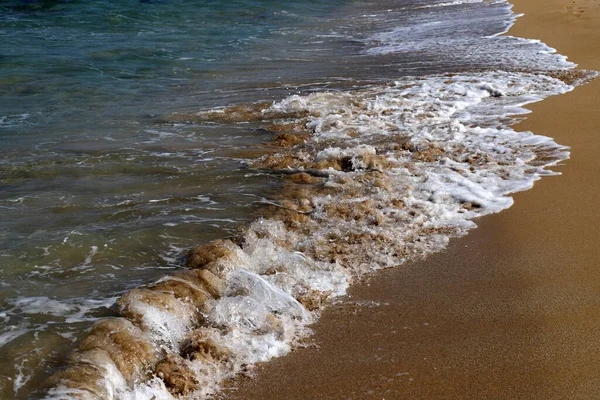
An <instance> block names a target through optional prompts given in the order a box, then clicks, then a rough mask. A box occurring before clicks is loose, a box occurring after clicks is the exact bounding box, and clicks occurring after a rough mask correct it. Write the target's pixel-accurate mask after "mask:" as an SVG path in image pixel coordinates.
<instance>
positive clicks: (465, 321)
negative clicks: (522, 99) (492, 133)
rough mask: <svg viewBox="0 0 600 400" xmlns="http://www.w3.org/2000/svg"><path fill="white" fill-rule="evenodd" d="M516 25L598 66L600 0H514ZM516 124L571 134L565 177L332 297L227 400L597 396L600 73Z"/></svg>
mask: <svg viewBox="0 0 600 400" xmlns="http://www.w3.org/2000/svg"><path fill="white" fill-rule="evenodd" d="M513 2H514V3H516V5H515V8H514V10H515V12H517V13H525V16H524V17H522V18H520V19H519V20H518V22H517V23H516V25H515V26H514V27H513V29H512V30H511V31H510V32H509V34H511V35H515V36H521V37H528V38H536V39H540V40H542V41H544V42H545V43H547V44H548V45H550V46H552V47H555V48H556V49H557V50H558V52H559V53H561V54H565V55H567V56H568V57H569V60H571V61H573V62H575V63H577V64H579V67H580V68H584V69H594V70H600V30H599V29H598V27H600V2H599V1H597V0H576V1H573V0H568V1H567V0H529V1H525V0H515V1H513ZM529 108H530V109H531V110H532V114H530V115H529V116H528V118H527V120H526V121H524V122H523V123H521V124H520V126H519V129H522V130H530V131H533V132H535V133H537V134H541V135H545V136H550V137H553V138H555V140H556V141H557V142H558V143H561V144H565V145H568V146H571V159H570V160H568V161H567V162H566V163H565V165H562V166H560V167H557V168H556V170H558V171H560V172H561V173H562V175H561V176H558V177H549V178H544V179H543V180H541V181H539V182H537V183H536V185H535V188H534V189H532V190H530V191H527V192H523V193H519V194H517V195H515V205H514V206H513V207H512V208H510V209H509V210H507V211H504V212H502V213H500V214H496V215H493V216H488V217H485V218H483V219H480V220H477V223H478V225H479V228H478V229H477V230H475V231H473V232H472V233H471V234H470V235H469V236H467V237H465V238H462V239H460V240H455V241H453V242H452V243H451V245H450V247H449V248H448V250H447V251H445V252H443V253H441V254H436V255H434V256H431V257H429V258H428V259H427V260H425V261H424V262H419V263H413V264H410V265H406V266H403V267H401V268H398V269H394V270H387V271H383V272H382V273H379V274H378V275H377V276H374V277H373V278H372V279H371V280H370V281H369V282H367V283H365V284H362V285H357V286H356V287H353V288H352V289H351V290H350V298H349V299H348V301H347V302H345V303H344V304H341V305H339V306H334V307H330V308H328V309H327V310H326V311H325V312H324V313H323V315H322V318H321V320H320V322H319V323H318V324H316V325H315V326H314V330H315V335H314V336H313V337H312V338H311V341H310V343H311V345H310V346H309V347H308V348H306V349H301V350H298V351H295V352H294V353H292V354H290V355H288V356H286V357H283V358H280V359H276V360H273V361H271V362H269V363H266V364H263V365H261V366H259V367H258V368H256V371H255V372H256V377H255V378H253V379H240V380H238V381H237V382H234V383H233V386H236V387H237V388H238V389H237V390H230V391H227V392H226V393H225V394H224V395H223V397H224V398H227V399H288V400H291V399H401V398H406V399H416V398H428V399H443V398H448V399H467V398H468V399H517V398H518V399H597V398H600V264H599V261H598V260H600V247H599V246H598V239H599V238H600V213H598V211H597V207H598V206H597V204H598V201H597V199H598V198H599V197H600V185H598V177H599V176H600V159H599V157H598V154H600V140H599V138H598V134H599V133H600V114H598V111H597V110H598V109H600V79H597V80H595V81H594V82H592V83H590V84H587V85H585V86H582V87H579V88H577V89H576V90H575V91H573V92H570V93H568V94H566V95H561V96H558V97H553V98H550V99H546V100H544V101H543V102H541V103H537V104H534V105H532V106H531V107H529Z"/></svg>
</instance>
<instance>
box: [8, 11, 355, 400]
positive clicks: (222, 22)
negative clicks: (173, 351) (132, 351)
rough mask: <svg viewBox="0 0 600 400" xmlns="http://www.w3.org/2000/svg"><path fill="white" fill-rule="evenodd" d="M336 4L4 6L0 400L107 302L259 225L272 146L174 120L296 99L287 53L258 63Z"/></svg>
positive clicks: (271, 182) (243, 132)
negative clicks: (265, 158) (252, 166)
mask: <svg viewBox="0 0 600 400" xmlns="http://www.w3.org/2000/svg"><path fill="white" fill-rule="evenodd" d="M343 3H344V2H342V1H325V2H323V1H303V2H298V1H284V2H281V1H277V2H276V1H233V2H218V1H203V2H197V1H137V0H129V1H9V2H6V1H5V2H2V3H1V5H0V147H1V148H2V158H1V159H0V210H1V213H0V288H1V290H0V321H2V325H3V328H2V330H1V331H0V346H2V347H0V360H1V361H0V397H1V398H10V397H12V396H17V397H22V398H27V397H28V396H29V395H28V393H30V392H31V391H32V390H34V389H33V388H36V387H38V386H39V385H40V384H41V382H42V381H43V379H44V378H45V376H46V375H47V371H49V370H50V369H51V368H52V366H53V365H54V364H53V363H54V362H55V360H60V358H61V357H62V356H63V355H64V354H65V353H66V352H67V351H68V349H69V347H70V343H71V342H72V341H73V340H75V339H76V338H77V336H78V335H79V334H80V332H81V331H82V329H83V328H85V327H87V326H89V324H90V323H91V321H92V320H93V318H94V317H96V316H100V315H106V314H110V311H109V310H108V309H107V306H108V305H110V303H111V301H112V300H111V299H113V298H114V296H116V295H118V294H119V293H122V292H123V291H125V290H126V289H128V288H131V287H133V286H135V285H138V284H140V283H143V282H147V281H149V280H151V279H153V278H155V277H156V276H158V275H159V274H161V273H162V271H164V270H165V269H177V268H179V265H180V262H179V258H180V257H181V255H182V252H183V251H184V249H186V248H189V247H190V246H192V245H194V244H196V243H200V242H204V241H208V240H211V239H214V238H217V237H224V236H228V235H231V234H233V233H235V232H237V230H238V228H239V227H240V226H241V225H242V224H244V223H245V222H247V221H249V220H251V219H253V218H254V213H255V210H256V209H257V208H259V205H260V201H261V200H262V199H264V197H265V196H268V195H269V193H270V192H272V191H273V190H274V189H275V187H276V184H277V182H278V178H276V177H271V176H266V175H264V174H261V173H257V172H250V171H248V170H245V169H244V168H243V167H244V164H243V163H242V161H243V159H244V157H246V155H247V154H248V153H249V152H252V151H254V149H256V150H257V151H258V152H260V149H261V148H262V143H263V142H266V141H268V140H269V139H270V134H267V133H265V132H263V131H260V130H257V129H255V127H250V126H239V127H237V126H229V127H219V126H214V125H199V124H178V123H173V122H169V120H170V118H169V116H170V115H171V114H173V113H177V112H191V111H197V110H200V109H204V108H208V107H212V106H216V105H227V104H233V103H238V102H244V101H254V100H257V99H265V98H272V97H274V96H276V94H270V93H266V90H265V86H266V87H270V88H272V87H277V86H281V89H280V91H286V92H287V91H289V90H290V89H289V87H288V85H287V84H281V85H280V84H277V83H276V82H275V81H276V80H277V78H276V77H274V73H272V72H269V69H271V68H273V67H274V65H273V64H275V66H276V67H277V68H275V69H277V70H279V71H281V68H280V67H281V65H280V64H277V63H276V62H275V61H272V60H271V59H270V57H271V56H276V57H279V58H286V57H287V55H286V54H287V51H286V50H285V48H284V47H283V46H279V45H278V47H279V48H280V49H281V51H282V53H281V54H279V55H274V54H273V53H272V52H271V53H270V54H266V53H265V48H268V47H270V46H272V45H273V43H274V41H276V42H279V43H280V44H284V43H285V42H286V40H282V39H285V35H286V32H285V29H291V30H292V31H293V32H298V34H299V35H300V36H302V30H301V28H302V26H305V25H307V24H315V23H317V24H319V23H320V19H322V18H324V16H327V15H328V13H329V12H331V11H332V10H333V9H334V8H336V7H339V6H340V5H342V4H343ZM296 27H297V28H296ZM267 56H269V57H267ZM278 76H279V74H278ZM274 78H275V79H274ZM285 79H286V81H287V82H293V81H294V80H295V79H296V78H295V73H294V71H288V77H287V78H285ZM275 91H276V90H275ZM65 304H67V305H65ZM40 362H41V364H40Z"/></svg>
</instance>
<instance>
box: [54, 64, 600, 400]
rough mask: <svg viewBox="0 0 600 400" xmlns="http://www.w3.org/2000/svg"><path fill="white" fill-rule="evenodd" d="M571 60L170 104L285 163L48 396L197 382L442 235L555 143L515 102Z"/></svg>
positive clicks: (61, 375) (505, 193) (124, 304)
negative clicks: (247, 206)
mask: <svg viewBox="0 0 600 400" xmlns="http://www.w3.org/2000/svg"><path fill="white" fill-rule="evenodd" d="M591 76H592V74H590V73H586V72H584V71H581V72H577V71H573V70H566V71H529V72H503V71H487V72H470V73H458V74H443V75H434V76H428V77H404V78H402V79H399V80H397V81H395V82H390V83H389V84H385V85H376V86H369V87H364V88H360V89H356V90H346V91H329V92H317V93H312V94H308V95H292V96H289V97H287V98H284V99H282V100H280V101H275V102H272V103H256V104H248V105H243V106H235V107H229V108H217V109H211V110H206V111H203V112H200V113H197V114H193V115H180V116H178V119H179V120H194V121H198V120H200V121H204V122H215V123H233V124H235V123H242V122H253V123H257V124H259V125H260V126H261V127H262V129H266V130H269V131H271V132H273V135H274V139H273V145H274V146H277V147H278V148H279V149H280V150H279V151H277V152H275V153H271V154H268V155H265V156H263V157H261V158H259V159H257V160H254V161H248V167H249V168H253V169H260V170H263V171H268V172H269V173H274V174H283V175H284V176H286V178H287V179H286V180H285V183H284V185H283V190H282V191H281V193H280V194H279V195H278V197H277V198H275V199H273V200H272V201H270V202H269V203H270V204H269V205H268V207H266V210H265V212H264V216H263V217H262V218H259V219H257V220H256V221H254V222H253V223H252V224H250V226H249V227H247V228H246V229H245V231H244V232H243V233H242V234H240V235H239V236H238V237H235V238H232V239H228V240H217V241H214V242H210V243H206V244H203V245H200V246H198V247H196V248H194V249H192V250H190V252H189V253H188V255H187V262H186V266H187V270H185V271H183V272H180V273H177V274H174V275H169V276H165V277H163V278H161V279H160V280H158V281H156V282H154V283H152V284H150V285H147V286H144V287H139V288H136V289H133V290H131V291H129V292H127V293H126V294H125V295H123V296H122V297H121V298H120V299H119V300H117V302H116V304H115V306H114V310H115V311H116V313H117V314H118V317H114V318H107V319H103V320H100V321H99V322H97V323H96V324H95V325H94V326H93V327H92V329H91V331H90V332H89V333H88V334H87V335H86V336H85V337H84V339H83V340H82V341H81V342H80V344H79V348H78V350H77V351H75V352H74V353H73V354H72V355H71V357H70V359H69V365H68V366H67V367H66V368H65V369H63V370H62V371H60V372H58V373H57V374H55V375H54V376H53V377H52V380H51V383H52V389H50V390H49V392H48V398H52V399H64V398H81V399H88V398H90V399H91V398H102V399H111V398H119V399H133V398H135V399H153V398H157V399H172V398H194V399H197V398H205V397H206V396H209V395H211V394H213V393H215V392H216V391H217V390H218V388H219V385H220V383H221V382H222V381H223V380H224V379H227V378H230V377H232V376H234V375H236V374H239V373H247V372H248V371H249V370H251V368H252V365H254V364H255V363H257V362H263V361H267V360H269V359H271V358H273V357H279V356H282V355H284V354H286V353H288V352H289V351H290V350H291V349H292V348H294V347H295V346H299V345H301V344H302V341H303V339H304V338H306V337H307V336H308V335H310V332H311V331H310V327H309V325H310V324H311V323H313V322H315V321H316V320H317V319H318V316H319V312H320V310H321V308H322V307H323V306H324V305H325V304H326V303H327V301H330V300H331V299H333V298H335V297H338V296H341V295H343V294H344V293H345V291H346V289H347V288H348V286H349V285H351V284H353V283H355V282H357V281H360V280H361V279H362V278H363V277H364V276H365V275H366V274H368V273H371V272H372V271H374V270H377V269H381V268H388V267H396V266H398V265H401V264H403V263H404V262H406V261H408V260H414V259H418V258H421V257H423V256H425V255H427V254H430V253H432V252H435V251H440V250H441V249H443V248H444V247H445V246H446V245H447V243H448V241H449V240H450V238H452V237H457V236H461V235H464V234H466V233H467V231H468V230H469V229H471V228H473V227H475V226H476V225H475V223H474V222H473V219H474V218H476V217H479V216H482V215H486V214H490V213H496V212H499V211H501V210H503V209H505V208H507V207H510V206H511V205H512V203H513V200H512V198H511V197H510V196H509V195H510V194H511V193H514V192H518V191H522V190H526V189H529V188H531V187H532V185H533V183H534V182H535V181H536V180H537V179H539V178H540V177H542V176H545V175H554V174H556V172H553V171H551V170H549V169H548V167H549V166H553V165H556V164H558V163H560V162H561V161H563V160H565V159H566V158H568V155H569V153H568V148H566V147H564V146H561V145H559V144H557V143H555V142H554V141H553V140H552V139H551V138H548V137H544V136H539V135H535V134H532V133H530V132H517V131H516V130H514V129H513V128H512V127H511V126H512V125H513V124H514V123H515V121H516V120H515V118H514V117H515V116H518V115H522V114H525V113H526V112H527V111H526V110H525V109H524V108H523V106H524V105H526V104H528V103H531V102H535V101H539V100H541V99H543V98H545V97H547V96H550V95H555V94H560V93H564V92H566V91H569V90H571V89H572V88H573V87H574V85H576V84H579V83H581V82H583V81H585V80H586V79H589V78H590V77H591Z"/></svg>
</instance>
